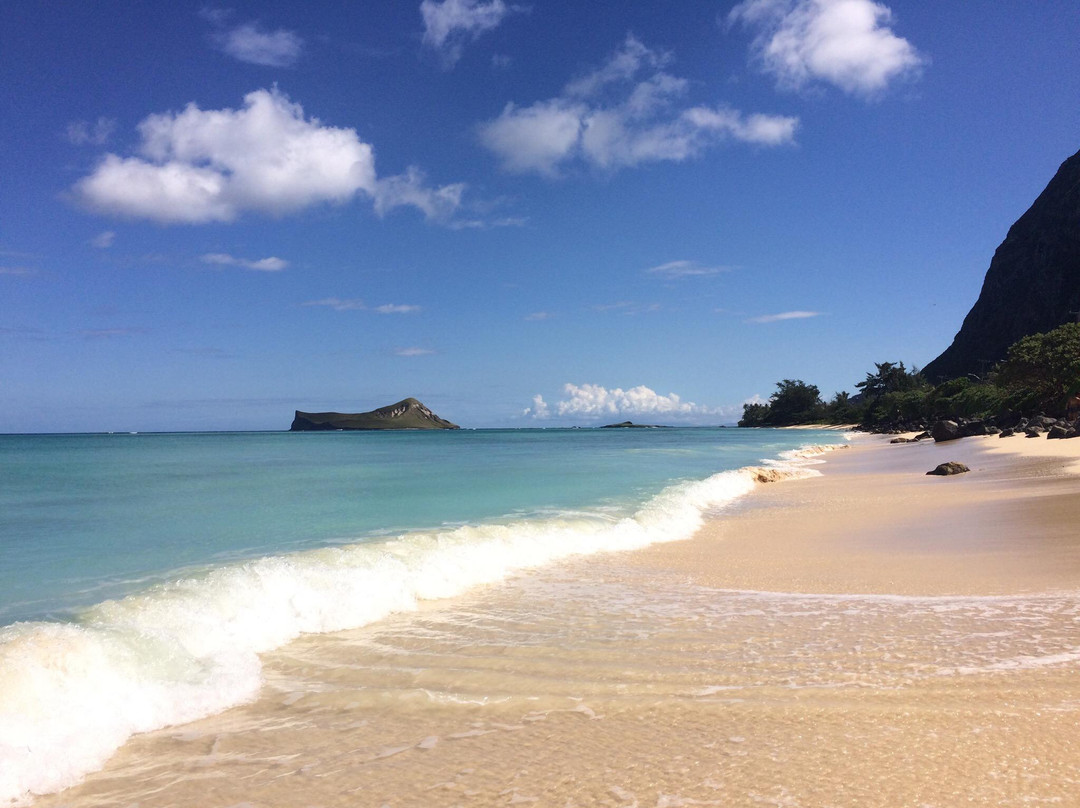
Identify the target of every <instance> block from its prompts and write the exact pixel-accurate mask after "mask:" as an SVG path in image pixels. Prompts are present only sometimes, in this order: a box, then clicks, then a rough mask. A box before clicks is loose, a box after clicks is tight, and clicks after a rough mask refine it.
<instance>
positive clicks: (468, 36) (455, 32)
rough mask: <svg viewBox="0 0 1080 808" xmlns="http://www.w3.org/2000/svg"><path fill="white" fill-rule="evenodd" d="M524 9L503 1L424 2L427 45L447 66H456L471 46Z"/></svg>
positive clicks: (422, 4) (427, 0)
mask: <svg viewBox="0 0 1080 808" xmlns="http://www.w3.org/2000/svg"><path fill="white" fill-rule="evenodd" d="M524 10H525V9H523V8H522V7H521V6H508V5H507V4H506V3H505V2H503V0H490V2H487V3H485V2H481V0H443V1H442V2H441V3H440V2H436V0H423V2H422V3H421V4H420V16H421V17H422V18H423V21H424V44H425V45H427V46H428V47H430V48H432V49H434V50H436V51H438V52H439V53H440V55H441V56H442V59H443V64H444V65H445V66H446V67H448V68H449V67H453V66H454V64H455V63H456V62H457V60H458V59H460V58H461V53H462V51H463V50H464V47H465V45H466V44H467V43H469V42H471V41H472V40H474V39H476V38H477V37H478V36H480V34H482V33H484V32H485V31H490V30H492V29H493V28H497V27H499V25H500V24H501V23H502V21H503V20H504V19H506V17H507V16H509V15H510V14H512V13H514V12H519V11H524Z"/></svg>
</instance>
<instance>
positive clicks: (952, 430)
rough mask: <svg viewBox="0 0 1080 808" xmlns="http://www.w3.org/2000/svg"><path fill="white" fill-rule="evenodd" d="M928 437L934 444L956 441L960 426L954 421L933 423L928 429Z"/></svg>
mask: <svg viewBox="0 0 1080 808" xmlns="http://www.w3.org/2000/svg"><path fill="white" fill-rule="evenodd" d="M930 436H931V437H932V438H933V439H934V442H935V443H944V442H945V441H947V440H956V439H957V438H959V437H960V425H959V424H958V423H956V421H935V422H934V425H933V426H932V427H930Z"/></svg>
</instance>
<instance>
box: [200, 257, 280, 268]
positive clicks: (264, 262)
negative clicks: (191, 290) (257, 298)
mask: <svg viewBox="0 0 1080 808" xmlns="http://www.w3.org/2000/svg"><path fill="white" fill-rule="evenodd" d="M202 262H203V263H204V264H213V265H215V266H221V267H243V268H244V269H252V270H255V271H256V272H281V271H282V270H284V269H288V267H289V262H288V261H286V260H285V259H284V258H278V257H276V256H273V255H271V256H270V257H268V258H258V259H255V260H252V259H250V258H237V257H236V256H233V255H229V254H228V253H207V254H206V255H204V256H203V257H202Z"/></svg>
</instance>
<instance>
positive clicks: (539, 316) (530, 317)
mask: <svg viewBox="0 0 1080 808" xmlns="http://www.w3.org/2000/svg"><path fill="white" fill-rule="evenodd" d="M554 316H555V315H554V314H553V313H552V312H550V311H534V312H533V313H532V314H526V315H525V320H526V321H527V322H530V323H539V322H542V321H544V320H550V319H551V318H552V317H554Z"/></svg>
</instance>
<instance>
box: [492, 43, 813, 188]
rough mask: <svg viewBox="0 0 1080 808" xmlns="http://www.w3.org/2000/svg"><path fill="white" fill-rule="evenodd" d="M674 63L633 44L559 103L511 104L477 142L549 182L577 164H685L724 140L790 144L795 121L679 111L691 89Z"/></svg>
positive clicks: (513, 167) (715, 110)
mask: <svg viewBox="0 0 1080 808" xmlns="http://www.w3.org/2000/svg"><path fill="white" fill-rule="evenodd" d="M669 61H670V57H669V56H667V55H666V54H662V53H658V52H656V51H653V50H650V49H649V48H646V47H645V46H644V45H643V44H642V43H641V42H640V41H638V40H637V39H636V38H635V37H633V36H629V37H627V39H626V41H625V42H624V43H623V45H622V47H621V48H620V49H619V50H618V51H616V52H615V54H614V55H612V56H611V58H610V59H608V61H607V62H606V63H605V64H604V65H603V66H601V67H600V68H598V69H597V70H594V71H593V72H591V73H588V74H586V75H584V76H581V77H579V78H577V79H574V80H573V81H571V82H570V83H569V84H567V85H566V87H565V88H564V90H563V92H562V94H561V95H560V96H558V97H556V98H550V99H547V100H544V101H537V102H535V103H533V104H532V105H530V106H527V107H519V106H517V105H515V104H513V103H510V104H507V105H506V107H504V108H503V111H502V113H501V114H500V115H499V116H498V117H497V118H495V119H494V120H491V121H487V122H486V123H483V124H481V126H480V127H479V136H480V141H481V143H483V145H484V146H486V147H487V148H488V149H490V150H491V151H492V152H494V153H495V155H496V156H497V157H498V158H499V161H500V163H501V164H502V167H503V168H504V169H505V170H506V171H510V172H513V173H519V174H520V173H528V172H535V173H537V174H542V175H546V176H556V175H558V173H559V171H560V169H562V168H563V167H564V166H565V165H567V164H568V163H572V162H574V161H581V162H584V163H585V164H587V165H590V166H592V167H595V168H601V169H609V170H611V169H618V168H623V167H628V166H636V165H639V164H641V163H648V162H658V161H674V162H681V161H684V160H688V159H691V158H694V157H697V156H699V155H700V154H701V153H702V152H703V151H704V150H705V149H706V148H708V147H709V146H712V145H714V144H715V143H718V142H720V141H722V140H725V139H732V140H738V141H742V142H746V143H753V144H757V145H767V146H775V145H780V144H783V143H790V142H792V141H793V139H794V135H795V129H796V127H797V126H798V119H797V118H791V117H785V116H775V115H762V114H754V115H750V116H746V115H744V114H743V113H741V112H738V111H736V110H732V109H728V108H726V107H723V106H719V107H708V106H694V107H681V106H680V105H679V104H678V103H677V102H678V101H679V100H680V99H681V98H682V96H684V95H685V94H686V92H687V90H688V88H689V82H687V81H686V80H685V79H681V78H677V77H675V76H672V75H671V74H669V73H666V72H664V71H663V69H662V68H663V66H664V65H666V64H667V63H668V62H669ZM643 71H644V75H643Z"/></svg>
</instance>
